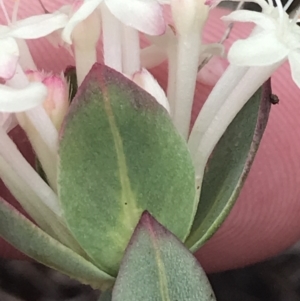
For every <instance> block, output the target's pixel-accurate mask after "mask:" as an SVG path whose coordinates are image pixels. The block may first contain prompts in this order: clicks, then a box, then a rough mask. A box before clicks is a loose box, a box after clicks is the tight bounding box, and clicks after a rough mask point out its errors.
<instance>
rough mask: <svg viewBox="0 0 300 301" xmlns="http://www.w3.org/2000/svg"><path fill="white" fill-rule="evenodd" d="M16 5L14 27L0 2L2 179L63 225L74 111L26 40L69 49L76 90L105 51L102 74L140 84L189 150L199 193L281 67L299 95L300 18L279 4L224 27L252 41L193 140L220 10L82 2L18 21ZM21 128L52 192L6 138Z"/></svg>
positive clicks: (166, 2)
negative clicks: (62, 174) (245, 31)
mask: <svg viewBox="0 0 300 301" xmlns="http://www.w3.org/2000/svg"><path fill="white" fill-rule="evenodd" d="M19 1H20V0H15V7H14V11H13V14H12V17H10V16H9V15H8V13H7V11H6V8H5V1H4V0H0V8H1V9H2V13H3V15H4V16H5V18H6V24H2V25H1V26H0V79H1V84H0V177H1V178H2V179H3V181H4V182H5V184H6V185H7V186H8V187H10V188H11V190H12V193H14V194H15V195H20V193H18V189H22V191H23V193H22V195H23V198H26V195H29V196H32V194H31V193H29V192H31V191H35V190H39V191H38V193H37V201H42V202H44V203H46V205H47V206H48V207H49V208H50V209H51V210H52V211H53V212H55V213H56V214H58V215H59V212H58V211H59V209H58V205H57V203H56V201H57V195H56V192H57V191H56V189H57V187H56V168H57V162H56V161H57V142H58V129H59V126H60V122H61V120H62V118H63V116H64V114H65V112H66V110H67V106H68V95H67V92H66V91H67V85H66V83H65V80H64V78H63V76H61V75H57V76H56V75H51V74H43V73H42V72H41V71H40V70H37V67H36V65H35V62H34V60H33V58H32V56H31V53H30V51H29V48H28V46H27V40H30V39H39V38H41V37H48V38H49V40H51V42H54V43H55V44H57V45H60V46H63V47H66V48H68V49H69V50H70V52H71V53H72V55H73V57H74V61H75V65H76V73H77V80H78V84H79V85H80V84H81V82H82V81H83V79H84V78H85V76H86V74H87V73H88V72H89V70H90V68H91V66H92V65H93V64H94V63H95V62H96V61H97V46H98V45H99V44H101V45H102V47H103V49H102V51H103V62H104V64H106V65H107V66H109V67H111V68H114V69H115V70H117V71H119V72H122V73H123V74H124V75H125V76H127V77H128V78H130V79H131V80H133V81H134V82H136V83H137V84H138V85H140V86H141V87H142V88H144V89H145V90H146V91H148V92H149V93H150V94H152V95H153V96H154V97H155V98H156V99H157V101H158V102H159V103H160V104H162V105H163V106H164V107H165V108H166V109H167V110H168V112H169V113H170V116H171V118H172V120H173V121H174V124H175V126H176V127H177V129H178V131H179V132H180V133H181V134H182V136H183V137H184V138H185V139H186V141H187V143H188V146H189V148H190V151H191V154H192V157H193V160H194V163H195V167H196V176H197V178H198V180H199V181H200V183H201V178H202V174H203V170H204V166H205V164H206V162H207V159H208V157H209V155H210V153H211V151H212V150H213V148H214V146H215V145H216V143H217V142H218V140H219V139H220V137H221V136H222V134H223V133H224V131H225V129H226V128H227V126H228V125H229V124H230V122H231V121H232V120H233V118H234V117H235V115H236V114H237V113H238V112H239V110H240V109H241V108H242V107H243V105H244V104H245V103H246V102H247V101H248V99H249V98H250V97H251V96H252V95H253V93H254V92H255V91H256V90H257V88H258V87H259V86H260V85H261V84H262V83H263V82H264V81H265V80H266V79H267V78H269V77H270V76H271V75H272V72H274V70H275V69H276V68H278V66H279V65H281V64H282V63H283V62H284V61H285V60H289V63H290V66H291V72H292V78H293V80H294V81H295V83H296V84H297V85H298V87H300V27H299V26H298V25H297V20H298V18H299V11H297V12H295V13H294V15H293V16H289V15H288V14H287V13H286V10H287V9H288V7H289V6H290V5H291V3H292V1H289V2H288V3H287V4H286V5H285V6H284V7H283V6H282V5H281V2H280V1H279V0H276V4H277V6H276V7H275V6H274V5H273V2H272V0H269V2H268V3H267V2H264V1H263V0H255V1H254V0H251V2H253V1H254V2H257V3H258V4H259V5H260V6H261V7H262V12H252V11H246V10H237V11H234V12H232V13H230V14H229V15H228V16H226V17H224V18H223V20H224V21H226V22H227V21H229V22H254V23H255V24H256V25H257V26H256V27H255V28H254V30H253V32H252V34H251V35H250V36H249V37H248V38H247V39H244V40H238V41H236V42H235V43H234V44H233V45H232V47H231V49H230V50H229V53H228V56H227V58H228V61H229V63H230V65H229V67H228V68H227V70H226V71H225V72H224V74H223V75H222V77H221V78H220V80H219V81H218V82H217V84H216V85H215V87H214V88H213V90H212V92H211V94H210V95H209V97H208V99H207V101H206V103H205V105H204V106H203V109H202V110H201V112H200V114H199V116H198V117H197V119H196V122H195V125H194V127H193V129H192V131H191V133H190V134H189V126H190V120H191V110H192V104H193V99H194V92H195V86H196V81H197V75H198V71H199V70H198V67H199V65H201V63H202V62H203V61H204V59H205V58H206V57H207V54H209V55H210V54H214V55H215V54H217V55H224V53H223V52H224V49H223V47H222V45H221V44H211V45H203V42H202V31H203V28H204V25H205V22H206V20H207V17H208V15H209V13H210V11H211V10H212V9H213V8H214V6H215V5H216V4H217V3H218V2H220V1H207V2H205V1H202V0H185V1H182V0H126V1H124V0H80V1H74V2H73V4H72V5H65V6H63V7H61V9H59V10H57V11H54V12H45V13H44V14H41V15H34V16H31V17H28V18H26V19H23V20H17V15H18V13H17V12H18V4H19ZM168 6H169V8H170V10H171V14H172V23H171V24H169V23H168V22H167V21H166V19H165V18H164V8H165V7H168ZM140 34H143V35H145V36H147V37H148V40H149V43H150V46H148V47H147V48H144V49H142V48H141V46H140ZM100 41H101V43H100ZM145 53H147V55H148V56H149V57H151V63H149V62H148V63H149V64H150V65H151V67H153V66H155V65H159V64H160V63H162V62H163V61H165V60H168V68H169V75H168V77H169V78H168V87H167V91H166V92H165V91H163V89H162V88H161V87H160V86H159V84H158V83H157V81H156V80H155V79H154V77H153V76H152V75H151V73H150V72H148V71H147V70H146V69H145V68H146V67H148V66H147V64H143V63H142V60H141V56H142V54H145ZM204 54H205V55H204ZM16 124H19V125H20V126H21V127H22V128H23V129H24V130H25V132H26V133H27V135H28V138H29V140H30V141H31V143H32V145H33V148H34V149H35V152H36V154H37V156H38V157H39V160H40V162H41V164H42V166H43V169H44V171H45V172H46V174H47V178H48V181H49V184H50V186H47V185H44V184H45V183H44V182H43V180H42V179H41V178H40V177H39V176H38V175H37V173H36V172H35V170H34V169H33V168H32V167H31V166H30V165H29V164H28V163H27V161H26V160H25V159H24V157H23V156H22V155H21V153H20V152H19V151H18V150H17V148H16V147H15V146H14V144H13V143H12V141H11V140H10V138H9V137H8V131H10V130H11V129H12V128H13V127H14V126H15V125H16ZM4 141H5V144H4ZM1 144H2V145H1ZM200 150H201V151H200ZM12 154H13V156H14V157H13V158H12ZM49 162H51V163H50V164H49ZM33 180H34V181H35V183H34V184H32V181H33ZM20 183H22V185H21V184H20ZM18 187H20V188H18ZM41 189H43V193H41ZM24 191H27V192H28V193H27V194H26V193H24ZM25 201H29V200H24V202H25ZM20 202H22V200H20Z"/></svg>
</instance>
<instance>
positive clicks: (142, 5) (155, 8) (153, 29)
mask: <svg viewBox="0 0 300 301" xmlns="http://www.w3.org/2000/svg"><path fill="white" fill-rule="evenodd" d="M105 4H106V5H107V7H108V8H109V10H110V11H111V13H112V14H113V15H114V16H115V17H116V18H117V19H119V20H120V21H121V22H122V23H124V24H125V25H127V26H130V27H133V28H135V29H137V30H139V31H141V32H143V33H146V34H149V35H160V34H163V33H164V32H165V30H166V24H165V20H164V18H163V12H162V7H161V5H160V4H159V3H158V2H157V0H130V1H128V0H127V1H124V0H105Z"/></svg>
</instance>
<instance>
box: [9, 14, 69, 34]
mask: <svg viewBox="0 0 300 301" xmlns="http://www.w3.org/2000/svg"><path fill="white" fill-rule="evenodd" d="M67 21H68V16H67V15H66V14H63V13H53V14H43V15H37V16H32V17H29V18H26V19H24V20H20V21H18V22H16V23H15V24H14V25H13V26H12V29H11V30H10V32H9V33H8V34H9V35H10V36H13V37H15V38H20V39H38V38H41V37H44V36H47V35H48V34H50V33H52V32H53V31H55V30H57V29H60V28H62V27H64V26H65V24H66V23H67Z"/></svg>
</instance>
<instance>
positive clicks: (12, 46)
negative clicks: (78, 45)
mask: <svg viewBox="0 0 300 301" xmlns="http://www.w3.org/2000/svg"><path fill="white" fill-rule="evenodd" d="M67 19H68V18H67V16H66V15H63V14H44V15H37V16H32V17H29V18H26V19H24V20H21V21H17V22H13V23H11V24H10V25H9V26H5V25H1V26H0V77H2V78H4V79H10V78H11V77H12V76H13V75H14V73H15V70H16V67H17V64H18V60H19V48H18V45H17V43H16V40H15V39H16V38H18V39H38V38H40V37H43V36H46V35H48V34H50V33H51V32H53V31H55V30H57V29H58V28H62V27H64V25H65V24H66V22H67Z"/></svg>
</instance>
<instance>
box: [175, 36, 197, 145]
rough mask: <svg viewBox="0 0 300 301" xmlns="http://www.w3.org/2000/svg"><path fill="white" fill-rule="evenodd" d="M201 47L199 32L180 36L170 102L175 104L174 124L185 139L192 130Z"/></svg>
mask: <svg viewBox="0 0 300 301" xmlns="http://www.w3.org/2000/svg"><path fill="white" fill-rule="evenodd" d="M200 47H201V39H200V38H199V32H198V31H192V32H190V33H186V34H185V35H179V37H178V48H177V70H176V75H175V76H176V84H175V93H174V100H171V99H170V100H169V101H170V103H172V102H175V110H174V123H175V126H176V127H177V129H178V131H179V132H180V133H181V134H182V136H183V137H184V138H185V139H187V138H188V134H189V128H190V121H191V114H192V106H193V100H194V93H195V87H196V79H197V73H198V61H199V54H200Z"/></svg>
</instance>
